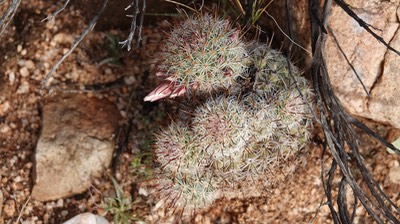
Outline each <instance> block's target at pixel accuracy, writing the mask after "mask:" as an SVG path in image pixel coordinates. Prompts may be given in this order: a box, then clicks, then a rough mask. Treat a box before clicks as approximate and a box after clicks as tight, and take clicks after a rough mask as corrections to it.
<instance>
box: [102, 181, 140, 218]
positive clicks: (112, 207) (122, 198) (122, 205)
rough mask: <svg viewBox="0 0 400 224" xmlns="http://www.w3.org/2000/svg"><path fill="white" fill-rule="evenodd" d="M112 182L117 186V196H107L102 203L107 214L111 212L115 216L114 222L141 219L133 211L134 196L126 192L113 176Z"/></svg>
mask: <svg viewBox="0 0 400 224" xmlns="http://www.w3.org/2000/svg"><path fill="white" fill-rule="evenodd" d="M112 182H113V185H114V188H115V197H108V198H105V199H104V201H103V202H102V204H101V207H102V208H103V209H104V211H105V214H104V215H107V214H111V215H112V216H113V222H114V223H121V224H125V223H127V224H128V223H132V221H139V220H140V219H138V218H136V217H135V214H134V212H133V207H132V204H133V203H135V202H132V198H131V197H130V196H127V195H125V194H124V192H123V190H122V188H121V187H120V186H119V185H118V183H117V181H116V180H115V179H114V178H112Z"/></svg>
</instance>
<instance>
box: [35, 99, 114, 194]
mask: <svg viewBox="0 0 400 224" xmlns="http://www.w3.org/2000/svg"><path fill="white" fill-rule="evenodd" d="M42 116H43V118H42V121H43V125H42V133H41V135H40V138H39V141H38V144H37V146H36V152H35V170H34V171H35V172H34V186H33V190H32V197H33V198H35V199H36V200H39V201H48V200H55V199H59V198H64V197H68V196H72V195H75V194H79V193H82V192H84V191H85V190H87V188H88V187H89V186H90V184H91V180H92V177H98V176H100V175H101V173H102V171H103V170H104V169H105V168H106V167H108V166H109V164H110V162H111V159H112V154H113V149H114V146H115V143H114V140H113V136H114V132H115V130H116V128H117V127H118V121H119V120H120V113H119V111H118V109H117V108H116V107H115V106H114V105H113V104H112V103H111V102H109V101H107V100H104V99H102V100H100V99H97V98H94V97H93V98H90V97H88V96H85V95H76V94H69V95H59V96H56V97H53V98H51V99H49V100H48V102H47V103H45V105H44V107H43V113H42Z"/></svg>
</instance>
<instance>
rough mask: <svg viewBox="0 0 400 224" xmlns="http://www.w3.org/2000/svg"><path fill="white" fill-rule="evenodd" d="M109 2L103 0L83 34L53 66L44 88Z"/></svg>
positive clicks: (43, 84)
mask: <svg viewBox="0 0 400 224" xmlns="http://www.w3.org/2000/svg"><path fill="white" fill-rule="evenodd" d="M107 3H108V0H104V1H103V5H102V6H101V8H100V11H99V12H98V13H97V15H96V16H95V17H93V19H92V20H91V21H90V23H89V25H88V26H87V27H86V29H85V30H84V31H83V32H82V34H81V35H80V36H79V37H78V38H77V40H75V42H74V44H73V45H72V47H71V49H69V50H68V51H67V53H65V54H64V55H63V56H62V58H61V59H60V60H59V61H58V62H57V63H56V64H55V65H54V66H53V68H52V69H51V71H50V73H49V74H48V75H47V76H46V78H45V79H44V80H43V81H42V88H47V82H48V81H49V79H50V77H51V76H52V75H53V74H54V72H55V71H56V70H57V68H58V67H59V66H60V65H61V63H63V62H64V60H65V59H66V58H67V57H68V56H69V55H70V54H71V53H72V52H73V51H74V50H75V48H76V47H77V46H78V45H79V44H80V43H81V42H82V40H83V39H84V38H85V37H86V35H88V33H89V32H90V31H92V30H93V28H94V27H95V25H96V22H97V20H98V19H99V18H100V15H101V14H102V13H103V11H104V9H105V8H106V6H107Z"/></svg>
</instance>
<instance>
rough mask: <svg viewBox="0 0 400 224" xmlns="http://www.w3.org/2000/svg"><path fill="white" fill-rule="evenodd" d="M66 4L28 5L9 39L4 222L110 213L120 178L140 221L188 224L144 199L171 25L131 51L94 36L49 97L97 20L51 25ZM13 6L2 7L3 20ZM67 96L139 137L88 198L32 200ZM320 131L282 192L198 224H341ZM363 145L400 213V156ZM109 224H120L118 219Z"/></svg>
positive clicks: (74, 12)
mask: <svg viewBox="0 0 400 224" xmlns="http://www.w3.org/2000/svg"><path fill="white" fill-rule="evenodd" d="M60 4H61V3H58V4H54V3H49V2H48V1H44V0H35V1H31V2H26V1H23V2H22V3H21V6H20V8H19V10H18V11H17V13H16V15H15V19H14V21H13V22H12V23H10V25H9V27H8V28H7V29H6V31H5V32H4V33H3V34H2V36H1V37H0V38H1V42H0V57H1V58H0V79H1V82H0V140H1V141H0V165H1V170H0V181H1V188H0V190H1V193H2V200H0V204H2V211H1V210H0V211H1V216H0V217H1V218H0V223H62V222H64V221H66V220H68V219H69V218H71V217H73V216H75V215H77V214H79V213H83V212H93V213H95V214H104V208H103V207H102V206H101V203H102V201H104V200H105V198H107V197H112V196H115V189H114V186H113V184H112V181H111V179H110V176H114V178H115V179H116V180H117V182H118V183H119V185H120V186H121V187H122V189H123V192H124V194H126V195H127V197H130V198H131V199H132V201H134V203H133V208H132V210H131V214H132V216H134V217H135V218H136V219H137V220H139V222H145V223H170V222H173V221H179V216H174V217H171V216H169V215H168V213H166V212H165V211H164V210H163V209H156V204H155V203H154V202H153V201H151V200H149V199H148V197H146V196H144V195H143V194H145V193H143V192H141V189H142V188H141V186H142V185H143V184H142V183H141V182H140V181H141V180H143V176H145V175H147V174H148V173H147V172H149V171H148V170H149V169H150V168H151V167H152V164H147V163H146V162H144V161H145V159H143V157H142V156H143V155H146V152H149V150H151V141H152V134H153V133H154V132H155V131H156V130H157V129H158V128H159V127H160V126H163V125H166V120H168V119H166V118H168V117H169V116H170V115H169V114H168V113H169V112H168V111H171V108H170V107H171V105H172V104H173V102H168V101H167V102H161V103H144V102H143V100H142V99H143V97H144V96H145V95H146V94H147V93H148V92H149V91H151V89H152V88H154V87H155V86H156V84H157V82H158V80H156V79H155V72H154V54H155V52H156V50H157V46H158V45H157V44H158V43H160V41H161V40H162V37H163V36H164V33H163V31H162V30H167V29H168V28H167V23H166V22H163V21H162V20H160V21H157V20H154V19H152V21H153V22H152V23H151V24H147V25H145V27H144V28H143V34H142V37H143V40H142V42H141V45H140V47H139V48H135V49H132V50H131V51H130V52H127V51H126V50H125V49H121V48H120V46H118V44H116V43H117V41H118V40H119V41H121V40H124V39H125V38H126V37H127V35H128V30H117V29H113V27H108V26H104V27H103V29H102V30H101V31H99V30H94V31H93V32H91V33H90V34H89V35H88V36H87V38H85V40H84V41H83V42H82V43H81V44H80V45H79V47H78V48H77V49H76V50H75V51H74V52H73V53H72V54H71V55H70V56H69V57H68V58H67V59H66V61H64V62H63V63H62V64H61V65H60V67H59V68H58V69H57V71H56V73H55V74H54V76H53V77H52V78H51V79H50V81H49V88H42V83H41V82H42V80H44V79H45V78H46V75H47V74H49V72H50V70H51V69H52V67H53V66H54V65H55V64H56V62H57V61H58V60H59V59H60V58H61V56H62V54H63V53H65V52H66V51H67V50H68V49H69V48H70V46H71V44H72V43H73V41H74V39H75V38H76V37H77V36H78V35H79V34H80V32H82V30H83V29H84V28H85V27H86V25H87V15H86V14H85V12H84V11H83V10H81V9H79V8H78V7H77V6H75V5H70V6H69V7H68V8H67V9H66V10H64V11H63V12H61V14H60V15H58V16H57V17H56V18H55V19H53V20H50V21H43V22H41V21H42V19H44V18H45V17H46V16H48V15H49V14H51V13H52V12H54V11H56V10H57V9H58V8H59V7H60V6H61V5H60ZM6 6H7V4H4V3H3V4H0V12H1V13H2V14H3V13H4V10H5V7H6ZM121 16H123V15H121ZM127 19H128V21H129V18H127ZM128 24H129V23H128ZM60 91H63V92H71V93H76V94H86V95H87V96H88V97H92V96H95V97H105V98H108V99H109V100H110V101H112V102H113V103H115V104H116V105H117V107H118V108H119V109H120V111H121V115H122V117H123V118H124V119H123V121H122V122H121V128H120V129H119V133H117V136H118V138H117V140H118V141H122V140H123V139H124V137H125V136H126V135H124V134H123V133H124V132H126V131H127V130H129V125H130V122H131V124H132V125H131V127H132V129H131V130H130V133H129V135H127V136H128V144H127V145H126V147H125V150H124V151H122V152H120V153H117V155H118V157H117V160H115V161H118V163H115V164H114V166H112V167H110V169H109V171H108V174H105V175H104V176H103V177H102V178H98V179H96V180H95V181H94V183H93V186H92V187H91V188H90V189H89V190H88V191H87V192H85V193H83V194H80V195H76V196H74V197H70V198H65V199H59V200H57V201H49V202H39V201H35V200H33V199H31V198H30V192H31V189H32V185H33V179H32V170H33V166H34V163H33V155H34V151H35V145H36V142H37V140H38V138H39V135H40V130H41V108H42V105H43V104H44V103H45V102H46V99H47V98H48V97H49V96H51V95H52V94H54V93H56V92H60ZM365 122H367V123H368V125H370V126H371V127H372V128H373V129H374V130H376V131H378V133H380V134H381V135H382V136H388V135H389V134H390V133H392V132H391V130H390V128H389V127H386V126H384V125H378V124H374V123H372V122H370V121H365ZM318 130H319V129H318V128H316V131H315V137H314V139H313V141H312V142H311V143H310V146H309V147H308V148H307V149H305V150H303V151H302V152H301V153H300V154H299V155H297V157H296V158H292V159H291V160H290V161H287V162H286V164H285V165H284V166H285V168H282V171H281V172H277V173H276V174H275V175H276V179H277V181H276V183H274V184H273V185H271V187H269V188H268V189H266V190H265V192H263V193H262V194H261V195H259V196H257V197H251V198H249V197H246V195H242V196H239V198H238V199H231V200H227V199H221V200H218V201H217V202H215V203H214V204H213V205H212V206H210V207H209V208H205V209H203V210H200V211H197V212H196V214H194V216H193V218H192V220H191V222H193V223H332V219H331V215H330V211H329V208H328V206H327V205H326V198H325V197H324V190H323V187H322V185H323V183H322V180H321V154H322V144H321V142H322V141H321V139H323V136H322V134H321V133H320V131H318ZM360 139H361V145H362V147H361V149H362V155H363V156H364V159H365V162H366V164H367V167H368V168H369V169H370V170H371V172H372V173H373V174H374V177H375V178H376V179H377V181H378V182H379V183H380V185H381V187H382V188H383V189H384V190H385V192H386V193H387V194H388V196H389V197H390V198H391V199H392V200H393V201H394V202H395V203H396V204H398V205H399V204H400V196H399V193H398V192H399V187H400V185H399V184H400V181H399V182H396V181H393V179H390V178H389V177H388V174H390V173H393V172H395V171H394V170H393V169H394V168H396V167H399V162H398V157H397V156H395V155H392V154H389V153H387V152H386V149H385V148H384V147H382V146H380V145H379V144H378V143H377V142H376V141H373V140H370V139H369V137H368V136H367V135H360ZM391 140H393V139H391ZM137 158H141V159H143V164H141V165H140V166H134V164H133V162H132V161H135V159H137ZM146 159H147V160H146V161H149V158H146ZM325 162H326V163H325V165H323V166H324V168H325V170H327V169H328V168H329V165H330V157H329V154H328V156H327V158H325ZM113 168H115V170H114V171H115V172H113ZM150 175H151V174H150ZM399 179H400V178H399ZM339 182H340V178H339V177H337V178H335V179H334V184H335V186H337V185H338V184H339ZM0 199H1V195H0ZM361 208H362V207H361V205H360V204H359V205H358V208H357V218H356V220H355V222H356V223H366V222H367V221H368V220H370V218H369V217H368V215H367V214H366V212H365V211H364V210H363V209H361ZM106 218H107V219H108V220H110V221H111V220H112V219H113V217H112V215H111V214H107V215H106Z"/></svg>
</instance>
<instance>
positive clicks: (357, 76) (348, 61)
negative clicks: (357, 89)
mask: <svg viewBox="0 0 400 224" xmlns="http://www.w3.org/2000/svg"><path fill="white" fill-rule="evenodd" d="M328 30H329V32H330V34H331V36H332V37H333V40H334V41H335V44H336V46H337V47H338V49H339V51H340V53H341V54H342V55H343V57H344V59H345V60H346V62H347V64H348V65H349V66H350V68H351V70H353V72H354V74H355V76H356V78H357V80H358V81H359V82H360V84H361V86H362V87H363V89H364V92H365V94H367V97H368V98H369V97H371V95H370V93H369V91H368V90H367V87H366V86H365V85H364V82H363V81H362V80H361V77H360V76H359V75H358V72H357V71H356V69H355V68H354V66H353V64H351V62H350V60H349V58H348V57H347V55H346V54H345V53H344V51H343V48H342V47H341V46H340V44H339V41H338V39H337V38H336V36H335V32H334V31H333V30H332V28H331V27H330V26H328Z"/></svg>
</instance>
